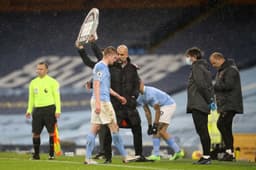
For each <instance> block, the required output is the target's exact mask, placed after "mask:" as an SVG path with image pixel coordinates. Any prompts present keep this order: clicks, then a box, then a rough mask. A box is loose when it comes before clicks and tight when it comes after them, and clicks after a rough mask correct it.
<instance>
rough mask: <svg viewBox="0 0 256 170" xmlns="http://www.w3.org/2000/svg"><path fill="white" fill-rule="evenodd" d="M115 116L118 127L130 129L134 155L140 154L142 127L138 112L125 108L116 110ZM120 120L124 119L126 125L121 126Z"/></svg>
mask: <svg viewBox="0 0 256 170" xmlns="http://www.w3.org/2000/svg"><path fill="white" fill-rule="evenodd" d="M116 116H117V123H118V126H119V128H125V129H131V131H132V134H133V145H134V150H135V155H136V156H142V152H143V149H142V129H141V119H140V116H139V112H138V111H137V110H136V109H129V108H126V109H125V110H124V109H121V110H116ZM122 121H125V122H126V123H127V125H125V126H123V124H122Z"/></svg>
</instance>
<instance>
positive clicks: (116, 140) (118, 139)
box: [112, 132, 127, 157]
mask: <svg viewBox="0 0 256 170" xmlns="http://www.w3.org/2000/svg"><path fill="white" fill-rule="evenodd" d="M112 141H113V143H114V145H115V147H117V149H118V151H119V152H120V154H121V155H122V156H123V157H125V156H127V152H126V150H125V149H124V144H123V140H122V139H121V137H120V135H119V133H118V132H117V133H112Z"/></svg>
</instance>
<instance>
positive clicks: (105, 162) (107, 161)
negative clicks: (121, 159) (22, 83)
mask: <svg viewBox="0 0 256 170" xmlns="http://www.w3.org/2000/svg"><path fill="white" fill-rule="evenodd" d="M103 163H104V164H111V163H112V160H111V159H106V160H105V161H104V162H103Z"/></svg>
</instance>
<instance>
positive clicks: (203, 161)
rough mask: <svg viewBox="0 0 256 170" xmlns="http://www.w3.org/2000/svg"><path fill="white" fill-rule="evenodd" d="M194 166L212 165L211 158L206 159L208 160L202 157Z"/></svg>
mask: <svg viewBox="0 0 256 170" xmlns="http://www.w3.org/2000/svg"><path fill="white" fill-rule="evenodd" d="M193 164H199V165H207V164H211V158H208V159H206V158H203V157H201V158H200V159H199V161H197V162H194V163H193Z"/></svg>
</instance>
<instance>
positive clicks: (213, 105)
mask: <svg viewBox="0 0 256 170" xmlns="http://www.w3.org/2000/svg"><path fill="white" fill-rule="evenodd" d="M209 108H210V109H211V110H212V111H214V110H216V109H217V105H216V104H215V103H214V102H212V103H211V104H210V105H209Z"/></svg>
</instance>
